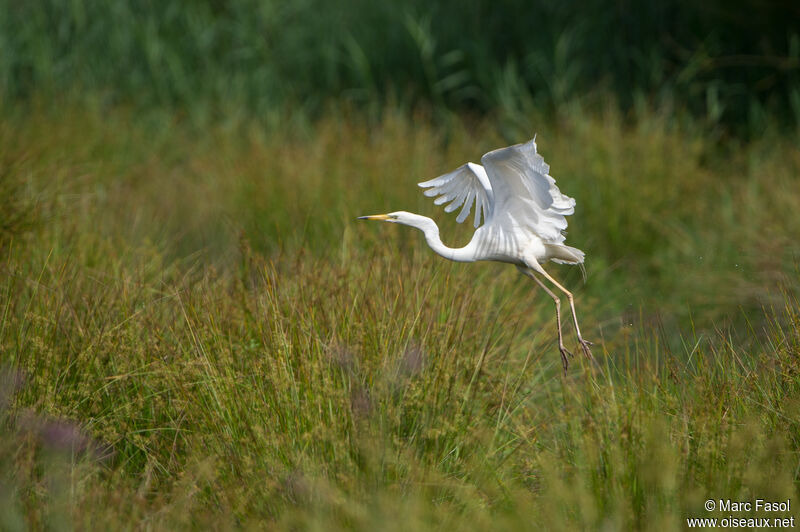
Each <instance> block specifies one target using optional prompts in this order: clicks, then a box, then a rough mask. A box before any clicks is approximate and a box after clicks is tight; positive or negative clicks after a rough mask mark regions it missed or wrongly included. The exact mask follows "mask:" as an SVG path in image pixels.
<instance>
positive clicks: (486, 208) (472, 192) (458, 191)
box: [419, 163, 492, 227]
mask: <svg viewBox="0 0 800 532" xmlns="http://www.w3.org/2000/svg"><path fill="white" fill-rule="evenodd" d="M419 186H420V187H422V188H427V189H428V190H426V191H425V192H424V194H425V195H426V196H428V197H429V198H432V197H436V196H438V197H437V198H436V199H435V200H434V201H433V203H434V204H436V205H443V204H445V203H448V202H449V205H447V206H446V207H445V208H444V210H445V212H453V211H454V210H456V209H458V208H459V207H462V206H463V207H462V209H461V212H460V213H459V214H458V218H456V221H457V222H458V223H462V222H463V221H464V220H466V219H467V217H468V216H469V213H470V211H471V210H472V205H473V204H474V205H475V227H478V226H479V225H481V217H483V220H487V219H488V218H489V217H490V216H491V208H492V186H491V184H490V183H489V178H488V177H487V175H486V171H485V170H484V169H483V167H482V166H481V165H479V164H475V163H467V164H465V165H463V166H461V167H459V168H457V169H456V170H453V171H452V172H450V173H447V174H444V175H441V176H439V177H437V178H435V179H431V180H430V181H425V182H422V183H420V184H419Z"/></svg>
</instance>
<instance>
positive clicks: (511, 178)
mask: <svg viewBox="0 0 800 532" xmlns="http://www.w3.org/2000/svg"><path fill="white" fill-rule="evenodd" d="M481 162H482V163H483V166H481V165H479V164H475V163H467V164H465V165H463V166H461V167H460V168H458V169H456V170H454V171H452V172H450V173H447V174H444V175H442V176H439V177H437V178H435V179H431V180H430V181H425V182H423V183H420V184H419V186H420V187H423V188H425V189H427V190H426V191H425V195H426V196H428V197H435V198H436V199H435V200H434V203H435V204H436V205H442V204H447V205H446V206H445V208H444V210H445V212H452V211H454V210H456V209H458V208H459V207H460V208H461V212H460V213H459V214H458V218H457V219H456V220H457V221H458V223H462V222H464V220H466V219H467V217H469V214H470V212H471V210H472V208H473V206H474V208H475V214H474V226H475V227H476V231H475V234H474V235H473V236H472V239H471V240H470V242H469V244H467V245H466V246H464V247H463V248H450V247H447V246H445V245H444V244H443V243H442V240H441V238H439V227H438V226H437V225H436V223H435V222H434V221H433V220H431V219H430V218H428V217H426V216H420V215H419V214H413V213H410V212H405V211H398V212H393V213H389V214H379V215H375V216H362V217H361V218H364V219H370V220H384V221H388V222H394V223H400V224H404V225H409V226H412V227H416V228H418V229H420V230H421V231H422V232H423V233H424V234H425V239H426V240H427V242H428V245H429V246H430V247H431V249H433V251H435V252H436V253H438V254H439V255H441V256H443V257H445V258H447V259H450V260H455V261H459V262H474V261H478V260H494V261H500V262H508V263H511V264H515V265H516V266H517V267H518V268H519V269H520V271H521V272H522V273H524V274H525V275H528V276H529V277H531V278H532V279H533V280H534V281H536V282H537V284H539V286H541V287H542V288H543V289H544V290H545V291H546V292H547V294H548V295H550V296H551V297H552V298H553V299H554V301H555V303H556V316H557V319H558V343H559V350H560V351H561V359H562V363H563V366H564V371H566V369H567V364H568V362H567V357H566V355H568V354H569V355H571V353H570V352H569V351H567V349H566V348H565V347H564V342H563V338H562V334H561V311H560V300H559V298H558V296H556V295H555V294H554V293H553V292H552V291H551V290H550V289H549V288H548V287H547V286H546V285H545V284H544V283H543V282H542V281H541V280H540V279H539V278H538V277H536V276H535V274H540V275H542V276H543V277H544V278H545V279H547V280H548V281H550V282H551V283H553V285H554V286H555V287H557V288H558V289H559V290H561V291H562V292H564V293H565V294H566V295H567V298H568V299H569V303H570V309H571V311H572V317H573V323H574V325H575V331H576V333H577V336H578V340H579V342H580V345H581V348H582V349H583V351H584V353H585V354H586V356H587V357H589V358H592V355H591V351H590V350H589V342H587V341H585V340H584V339H583V337H582V336H581V333H580V328H579V327H578V319H577V317H576V315H575V305H574V301H573V296H572V294H571V293H570V292H569V291H568V290H567V289H566V288H564V287H563V286H561V284H560V283H558V282H557V281H556V280H555V279H553V278H552V277H551V276H550V275H549V274H548V273H547V272H545V271H544V269H543V268H542V266H541V265H542V263H544V262H546V261H548V260H551V261H553V262H558V263H565V264H582V263H583V259H584V253H583V251H581V250H579V249H576V248H573V247H570V246H567V245H565V244H564V239H565V237H564V230H565V229H566V228H567V218H566V217H567V216H569V215H570V214H572V213H573V212H575V200H574V199H572V198H570V197H569V196H566V195H564V194H562V193H561V191H560V190H559V189H558V186H557V185H556V181H555V179H553V178H552V177H551V176H550V174H549V171H550V167H549V166H548V164H547V163H545V162H544V159H543V158H542V156H541V155H539V154H538V153H537V151H536V139H535V137H534V139H533V140H531V141H530V142H527V143H525V144H517V145H515V146H510V147H508V148H501V149H498V150H494V151H490V152H489V153H487V154H486V155H484V156H483V157H482V158H481ZM481 223H482V224H481Z"/></svg>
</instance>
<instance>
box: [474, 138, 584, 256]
mask: <svg viewBox="0 0 800 532" xmlns="http://www.w3.org/2000/svg"><path fill="white" fill-rule="evenodd" d="M481 162H482V163H483V166H484V168H485V169H486V173H487V176H488V178H489V182H490V183H491V187H492V191H493V193H494V208H493V212H492V219H491V220H490V221H491V222H492V223H497V224H501V225H502V226H503V227H509V228H511V227H521V228H525V229H528V230H530V231H532V232H533V233H535V234H536V235H538V236H539V237H540V238H541V239H542V240H544V241H545V243H561V242H563V241H564V235H563V234H562V233H561V232H562V231H563V230H564V229H566V228H567V219H566V216H568V215H570V214H572V213H573V212H575V200H574V199H572V198H570V197H569V196H565V195H564V194H562V193H561V191H560V190H559V189H558V186H556V180H555V179H553V178H552V177H551V176H550V175H549V174H548V172H549V171H550V166H549V165H548V164H547V163H546V162H544V159H543V158H542V156H541V155H539V154H538V153H537V152H536V142H535V139H534V140H531V141H530V142H526V143H525V144H517V145H515V146H509V147H508V148H501V149H499V150H494V151H490V152H489V153H487V154H486V155H484V156H483V157H482V158H481Z"/></svg>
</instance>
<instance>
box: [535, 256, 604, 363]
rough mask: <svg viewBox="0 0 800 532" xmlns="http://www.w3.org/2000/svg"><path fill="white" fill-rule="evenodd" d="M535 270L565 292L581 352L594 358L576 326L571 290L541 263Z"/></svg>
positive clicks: (576, 317)
mask: <svg viewBox="0 0 800 532" xmlns="http://www.w3.org/2000/svg"><path fill="white" fill-rule="evenodd" d="M536 271H538V272H539V273H541V274H542V275H543V276H544V277H545V278H546V279H547V280H548V281H550V282H551V283H553V284H554V285H556V286H557V287H558V288H559V289H560V290H561V291H562V292H564V293H565V294H567V299H569V308H570V310H571V311H572V321H573V323H575V333H576V334H577V335H578V342H580V344H581V349H583V354H585V355H586V356H587V357H588V358H589V360H594V357H593V356H592V351H591V350H590V349H589V346H590V345H591V342H587V341H586V340H584V339H583V336H581V329H580V327H579V326H578V315H577V314H575V298H574V297H573V296H572V292H570V291H569V290H567V289H566V288H564V287H563V286H561V283H559V282H558V281H556V280H555V279H553V277H552V276H551V275H550V274H549V273H547V272H546V271H544V268H542V267H541V265H539V267H538V268H537V269H536Z"/></svg>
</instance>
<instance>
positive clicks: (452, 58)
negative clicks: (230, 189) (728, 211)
mask: <svg viewBox="0 0 800 532" xmlns="http://www.w3.org/2000/svg"><path fill="white" fill-rule="evenodd" d="M0 13H2V15H3V16H2V17H0V96H1V97H6V98H10V99H12V100H17V99H26V98H30V97H31V95H32V94H40V93H41V92H42V91H44V92H46V93H47V94H49V95H62V94H64V93H75V94H80V95H84V94H90V95H92V96H93V97H97V96H100V97H101V98H102V100H103V101H104V102H105V103H106V104H109V103H111V104H115V103H119V102H122V103H125V104H131V103H134V104H137V105H140V106H142V107H145V108H147V107H151V106H154V105H155V106H159V107H170V108H176V109H178V110H180V111H181V112H187V113H189V114H190V115H191V116H192V117H193V119H196V120H199V121H201V122H205V121H207V120H211V121H213V119H215V118H218V117H219V116H226V117H229V116H231V115H233V114H235V113H240V114H243V115H245V116H252V115H253V114H255V115H256V116H258V117H259V118H260V119H261V120H263V121H264V122H267V123H268V122H270V121H271V120H272V117H273V115H274V114H275V113H281V112H282V111H283V109H284V105H285V104H287V103H290V104H292V105H294V106H296V107H298V108H300V109H302V110H303V111H304V112H309V113H312V114H315V115H319V113H320V111H321V110H322V109H324V107H325V105H326V104H327V103H328V102H329V101H330V100H331V99H339V100H341V99H344V100H347V101H349V102H351V103H353V104H357V105H364V106H370V107H373V108H377V109H379V108H380V103H381V102H385V101H387V100H388V101H401V102H403V103H405V104H410V105H413V104H417V103H419V102H425V103H426V104H427V105H430V106H432V107H433V108H434V109H436V111H437V112H439V113H441V112H446V111H447V110H462V111H463V110H467V111H469V112H480V113H482V112H486V111H489V112H506V113H508V114H510V115H516V114H517V113H518V112H519V111H522V112H524V113H530V111H531V110H532V109H538V110H540V111H541V110H548V111H549V112H555V111H557V110H560V109H561V108H562V107H563V106H565V105H569V104H571V103H572V102H574V101H575V100H584V99H586V98H587V97H590V98H591V97H593V96H595V95H597V94H598V93H599V94H600V95H603V96H608V95H610V96H611V97H612V98H613V99H614V101H615V102H616V103H617V104H618V105H620V106H621V108H622V109H624V110H626V111H627V110H630V109H638V108H641V107H657V108H664V109H669V110H670V112H671V113H675V112H684V111H688V112H690V113H691V114H692V115H694V116H696V117H698V118H700V119H701V120H703V121H704V122H706V123H707V124H709V125H710V126H713V127H716V126H722V127H723V128H724V129H727V130H731V131H734V132H736V133H737V134H740V136H752V137H759V136H761V134H762V133H763V130H764V128H765V127H767V126H769V125H776V124H779V125H781V126H782V127H784V128H785V129H788V130H791V129H797V127H798V125H799V124H800V31H799V30H798V26H797V23H796V22H797V10H796V8H795V7H794V6H793V5H792V3H791V2H766V3H765V2H753V1H752V0H725V1H721V0H712V1H707V2H650V1H647V0H634V1H625V2H611V3H609V2H607V1H604V0H582V1H580V2H551V1H549V0H503V1H502V2H500V3H498V2H496V1H493V0H492V1H490V0H481V1H472V2H469V3H468V4H465V3H464V2H460V1H455V0H439V1H437V2H428V1H425V0H405V1H403V2H373V1H368V0H300V1H293V2H285V1H280V0H227V1H220V0H198V1H193V2H161V1H157V0H116V1H113V2H108V1H106V0H27V1H25V2H20V1H18V0H0ZM220 108H222V110H223V112H222V113H220V112H219V111H220Z"/></svg>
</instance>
